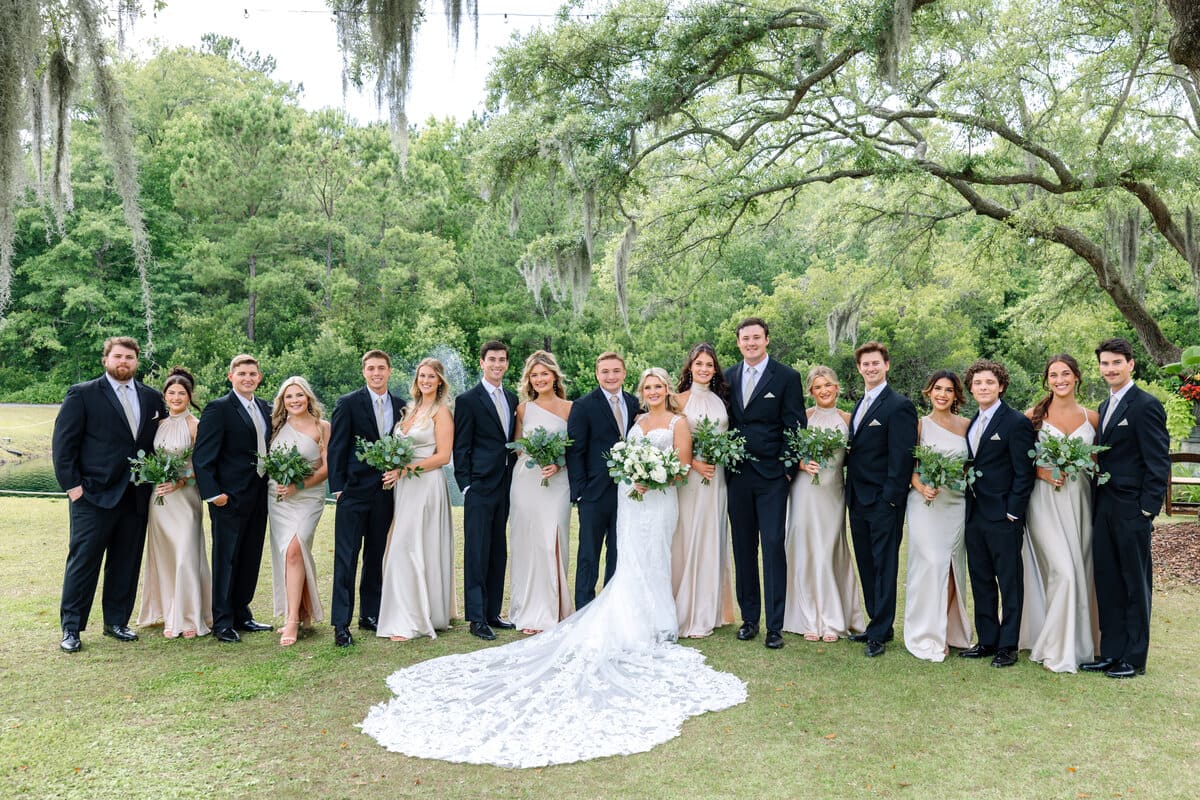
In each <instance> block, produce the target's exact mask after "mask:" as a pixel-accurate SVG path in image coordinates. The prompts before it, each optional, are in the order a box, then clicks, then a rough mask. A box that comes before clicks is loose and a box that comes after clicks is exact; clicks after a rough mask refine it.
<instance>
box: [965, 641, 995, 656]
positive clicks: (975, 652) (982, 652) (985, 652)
mask: <svg viewBox="0 0 1200 800" xmlns="http://www.w3.org/2000/svg"><path fill="white" fill-rule="evenodd" d="M994 655H996V648H994V647H992V646H991V645H990V644H977V645H975V646H974V647H969V648H967V649H966V650H959V651H958V657H959V658H987V657H988V656H994Z"/></svg>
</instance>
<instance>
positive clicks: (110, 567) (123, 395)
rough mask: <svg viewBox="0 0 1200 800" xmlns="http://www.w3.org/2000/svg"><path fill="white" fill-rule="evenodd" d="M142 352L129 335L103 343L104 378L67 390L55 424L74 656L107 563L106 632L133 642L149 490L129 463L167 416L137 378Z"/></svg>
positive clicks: (68, 647) (67, 616)
mask: <svg viewBox="0 0 1200 800" xmlns="http://www.w3.org/2000/svg"><path fill="white" fill-rule="evenodd" d="M140 353H141V348H140V347H138V343H137V341H136V340H134V339H131V338H130V337H128V336H113V337H111V338H109V339H106V340H105V342H104V351H103V357H102V358H101V361H100V363H101V364H103V365H104V374H103V375H101V376H100V377H99V378H96V379H95V380H92V381H87V382H85V383H77V384H75V385H74V386H72V387H71V388H70V389H68V390H67V395H66V397H65V398H64V399H63V404H62V408H61V409H59V412H58V417H57V418H56V419H55V420H54V436H53V439H52V447H53V453H54V476H55V477H56V478H57V479H58V484H59V486H61V487H62V488H63V490H64V491H65V492H66V493H67V497H68V499H69V500H70V501H71V505H70V518H71V539H70V544H69V546H68V549H67V566H66V573H65V574H64V575H63V588H62V602H61V606H60V610H59V617H60V620H61V623H62V644H61V645H60V646H61V647H62V649H63V650H64V651H65V652H68V653H75V652H78V651H79V649H80V647H82V644H81V643H80V639H79V634H80V633H81V632H83V631H84V630H86V629H87V621H88V616H89V615H90V614H91V610H92V600H93V598H94V597H95V594H96V583H97V581H98V580H99V579H100V564H101V561H103V563H104V592H103V595H102V597H101V607H102V608H103V610H104V635H105V636H111V637H113V638H114V639H116V640H118V641H122V642H131V641H133V640H135V639H137V638H138V637H137V634H136V633H134V632H133V631H132V630H130V628H129V615H130V614H131V613H133V600H134V597H135V596H136V595H137V580H138V571H139V568H140V567H141V563H142V546H143V545H144V544H145V541H146V513H147V511H148V509H149V506H150V493H151V491H153V488H154V487H153V486H151V485H149V484H146V485H143V486H134V485H133V484H132V483H131V482H130V481H131V480H132V478H131V476H130V472H129V459H130V458H133V457H135V456H136V455H137V453H138V451H139V450H144V451H147V452H149V451H152V450H153V449H154V434H155V432H156V431H157V430H158V423H159V421H160V420H161V419H163V418H164V417H165V416H166V414H167V409H166V406H165V405H163V398H162V395H161V394H159V393H158V392H157V391H155V390H154V389H151V388H150V387H148V386H146V385H144V384H142V383H139V382H138V381H137V380H135V379H134V375H135V374H136V373H137V367H138V355H139V354H140Z"/></svg>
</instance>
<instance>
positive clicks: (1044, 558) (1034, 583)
mask: <svg viewBox="0 0 1200 800" xmlns="http://www.w3.org/2000/svg"><path fill="white" fill-rule="evenodd" d="M1079 383H1080V371H1079V364H1078V362H1076V361H1075V359H1074V358H1072V357H1071V356H1069V355H1067V354H1066V353H1062V354H1059V355H1056V356H1053V357H1052V358H1051V359H1050V361H1049V362H1048V363H1047V364H1046V369H1045V371H1044V372H1043V373H1042V385H1043V386H1045V387H1046V388H1047V389H1049V392H1048V393H1047V395H1046V396H1045V397H1043V398H1042V399H1041V400H1040V401H1038V403H1037V404H1036V405H1035V406H1034V407H1033V408H1031V409H1029V410H1028V411H1026V412H1025V416H1027V417H1029V419H1030V420H1031V421H1032V422H1033V427H1034V429H1035V430H1037V431H1038V437H1039V439H1042V440H1045V439H1048V438H1049V437H1051V436H1056V437H1059V438H1063V437H1073V438H1076V439H1083V441H1084V442H1086V443H1087V444H1094V443H1095V440H1096V431H1097V430H1098V429H1099V425H1100V418H1099V415H1098V414H1097V413H1096V412H1095V411H1092V410H1090V409H1087V408H1084V407H1083V406H1082V405H1080V404H1079V401H1078V400H1077V399H1076V397H1075V395H1076V393H1077V392H1078V391H1079ZM1037 476H1038V478H1039V480H1038V481H1037V482H1036V483H1035V484H1034V487H1033V495H1032V496H1031V497H1030V499H1029V512H1028V518H1027V522H1026V529H1025V534H1026V536H1025V547H1024V548H1023V549H1022V553H1021V555H1022V561H1023V562H1024V565H1025V603H1024V608H1023V609H1022V612H1021V647H1028V648H1029V650H1030V653H1029V660H1030V661H1037V662H1041V664H1042V666H1044V667H1045V668H1046V669H1048V670H1051V671H1053V672H1074V671H1075V669H1076V666H1077V665H1078V664H1079V662H1081V661H1086V660H1087V659H1088V658H1089V657H1090V655H1091V654H1092V653H1093V652H1094V650H1095V643H1096V642H1097V641H1098V640H1099V635H1098V633H1097V624H1096V610H1095V609H1096V604H1095V602H1094V598H1095V585H1094V583H1093V580H1092V486H1091V482H1090V481H1087V480H1083V479H1079V480H1074V481H1072V480H1067V481H1065V482H1064V481H1063V479H1061V478H1060V479H1058V480H1055V479H1054V477H1053V473H1052V472H1051V471H1050V470H1049V469H1046V468H1045V467H1038V471H1037Z"/></svg>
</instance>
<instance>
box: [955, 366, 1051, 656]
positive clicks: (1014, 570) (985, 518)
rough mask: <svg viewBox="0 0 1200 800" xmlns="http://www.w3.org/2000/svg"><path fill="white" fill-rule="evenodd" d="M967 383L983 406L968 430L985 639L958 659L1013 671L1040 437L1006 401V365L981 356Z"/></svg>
mask: <svg viewBox="0 0 1200 800" xmlns="http://www.w3.org/2000/svg"><path fill="white" fill-rule="evenodd" d="M963 382H964V383H965V384H966V385H967V388H968V389H969V390H970V392H971V396H972V397H974V398H975V402H976V403H978V404H979V411H978V412H977V413H976V414H975V417H974V418H973V419H972V420H971V425H970V427H968V428H967V450H968V453H969V455H970V457H971V459H972V460H973V464H972V466H973V467H974V468H975V469H976V470H978V471H979V477H977V478H976V479H975V483H974V484H973V485H972V486H971V490H970V491H969V492H967V529H966V544H967V567H968V572H969V573H970V576H971V594H972V595H973V596H974V598H975V632H976V634H977V635H978V636H979V641H978V642H977V643H976V645H975V646H974V647H971V648H969V649H967V650H962V651H960V652H959V654H958V655H959V656H960V657H962V658H987V657H988V656H992V666H993V667H1011V666H1012V665H1013V664H1016V663H1017V647H1018V640H1019V638H1020V635H1021V605H1022V603H1023V602H1024V597H1025V584H1024V569H1023V567H1022V565H1021V541H1022V538H1023V536H1024V534H1025V509H1026V507H1027V506H1028V505H1029V495H1030V494H1032V493H1033V483H1034V479H1035V478H1036V476H1037V470H1036V468H1035V467H1034V466H1033V459H1031V458H1030V457H1029V451H1030V450H1032V449H1033V445H1034V441H1035V439H1036V434H1035V433H1034V430H1033V423H1031V422H1030V421H1029V419H1028V418H1026V416H1025V415H1024V414H1022V413H1021V412H1019V411H1017V410H1015V409H1013V408H1010V407H1009V406H1008V405H1007V404H1006V403H1005V402H1004V401H1003V400H1002V399H1000V398H1002V397H1003V396H1004V392H1005V391H1006V390H1007V389H1008V370H1006V369H1005V368H1004V365H1002V364H998V363H996V362H995V361H989V360H987V359H982V358H981V359H979V360H978V361H976V362H975V363H974V364H972V365H971V366H970V367H968V368H967V373H966V375H965V376H964V378H963Z"/></svg>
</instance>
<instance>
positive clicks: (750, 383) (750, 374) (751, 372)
mask: <svg viewBox="0 0 1200 800" xmlns="http://www.w3.org/2000/svg"><path fill="white" fill-rule="evenodd" d="M757 372H758V367H751V366H747V367H746V379H745V381H744V382H743V383H742V405H743V406H747V405H749V404H750V398H751V397H753V396H754V384H755V383H756V381H755V373H757Z"/></svg>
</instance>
